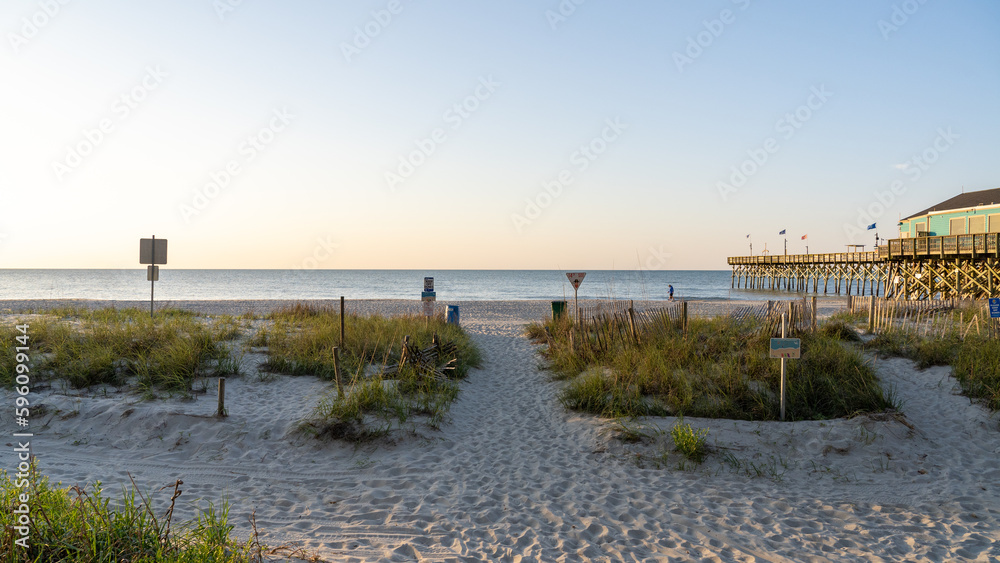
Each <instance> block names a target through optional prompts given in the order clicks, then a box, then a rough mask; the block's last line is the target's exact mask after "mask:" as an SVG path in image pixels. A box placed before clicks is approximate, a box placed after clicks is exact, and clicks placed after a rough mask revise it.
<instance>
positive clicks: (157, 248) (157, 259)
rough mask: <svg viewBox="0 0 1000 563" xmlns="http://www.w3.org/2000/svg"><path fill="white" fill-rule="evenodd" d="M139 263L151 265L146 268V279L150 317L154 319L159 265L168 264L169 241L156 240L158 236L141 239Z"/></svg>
mask: <svg viewBox="0 0 1000 563" xmlns="http://www.w3.org/2000/svg"><path fill="white" fill-rule="evenodd" d="M139 263H140V264H150V266H148V267H147V268H146V279H147V280H148V281H149V317H150V318H153V291H154V287H155V284H156V282H157V281H158V280H159V279H160V266H159V265H158V264H166V263H167V239H163V238H161V239H160V240H156V235H153V238H143V239H139Z"/></svg>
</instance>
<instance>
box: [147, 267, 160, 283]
mask: <svg viewBox="0 0 1000 563" xmlns="http://www.w3.org/2000/svg"><path fill="white" fill-rule="evenodd" d="M146 281H160V267H159V266H146Z"/></svg>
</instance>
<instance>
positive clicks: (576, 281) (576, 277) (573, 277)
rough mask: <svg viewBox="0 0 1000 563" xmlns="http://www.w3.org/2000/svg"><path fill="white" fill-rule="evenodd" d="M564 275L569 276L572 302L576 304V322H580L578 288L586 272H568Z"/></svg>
mask: <svg viewBox="0 0 1000 563" xmlns="http://www.w3.org/2000/svg"><path fill="white" fill-rule="evenodd" d="M566 277H567V278H569V283H571V284H573V302H574V304H575V306H576V322H580V295H579V289H580V284H581V283H583V278H585V277H587V272H568V273H567V274H566Z"/></svg>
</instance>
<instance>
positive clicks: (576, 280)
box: [566, 272, 587, 289]
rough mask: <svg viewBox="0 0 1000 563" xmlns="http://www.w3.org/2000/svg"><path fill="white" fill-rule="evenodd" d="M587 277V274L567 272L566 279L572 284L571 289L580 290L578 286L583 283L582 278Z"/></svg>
mask: <svg viewBox="0 0 1000 563" xmlns="http://www.w3.org/2000/svg"><path fill="white" fill-rule="evenodd" d="M586 276H587V272H567V273H566V277H567V278H569V283H571V284H573V289H580V284H581V283H583V278H585V277H586Z"/></svg>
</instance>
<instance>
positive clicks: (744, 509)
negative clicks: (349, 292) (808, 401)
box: [0, 301, 1000, 562]
mask: <svg viewBox="0 0 1000 563" xmlns="http://www.w3.org/2000/svg"><path fill="white" fill-rule="evenodd" d="M829 303H832V304H828V305H827V308H828V310H827V312H829V311H830V310H833V309H835V308H836V301H829ZM91 304H92V305H102V303H93V302H92V303H91ZM120 305H122V304H121V303H119V306H120ZM174 305H178V304H174ZM181 305H183V304H181ZM208 305H209V304H207V303H204V302H203V303H200V304H195V305H191V306H192V307H194V308H198V309H201V310H204V311H206V312H211V313H218V312H235V311H238V310H239V308H240V307H243V306H245V305H246V304H245V303H244V304H238V303H233V302H218V303H215V304H212V305H211V307H209V306H208ZM459 305H460V307H461V315H462V324H463V325H464V327H465V328H466V329H467V330H469V331H470V332H471V333H472V334H473V335H474V338H475V340H476V342H477V343H478V344H479V346H481V347H482V350H483V352H484V357H485V364H484V366H483V368H482V369H480V370H473V371H472V372H471V374H470V376H469V378H468V380H467V381H465V382H464V383H462V391H461V395H460V396H459V398H458V400H457V401H456V402H455V403H454V405H453V406H452V409H451V413H450V420H449V421H448V422H447V423H446V424H444V425H443V426H442V428H441V430H440V431H433V430H429V429H426V428H417V429H416V432H415V434H409V435H401V436H397V439H396V440H395V443H393V444H380V445H377V446H362V447H354V446H352V445H345V444H343V443H337V442H319V441H317V440H315V439H312V438H308V437H304V436H301V435H299V434H296V433H295V432H293V428H294V427H295V425H296V423H297V421H298V420H300V419H301V418H303V417H304V416H306V415H307V414H308V413H309V411H310V410H311V409H312V408H313V406H314V405H315V403H316V401H317V398H318V395H319V394H321V393H323V392H325V391H327V390H329V388H330V384H328V383H326V382H322V381H319V380H317V379H315V378H312V377H283V376H282V377H277V378H274V379H271V380H268V379H265V380H261V379H260V378H258V377H255V376H252V375H251V376H244V377H241V378H230V379H229V381H228V383H227V393H226V395H227V407H228V408H229V412H230V416H229V417H228V418H227V419H225V420H221V421H220V420H217V419H214V418H212V417H211V414H212V413H213V412H214V410H215V408H216V397H215V392H214V390H212V389H209V392H208V393H207V394H205V395H200V396H197V398H196V399H195V400H193V401H183V400H180V399H167V400H159V401H142V400H140V398H139V397H138V396H135V395H130V394H127V393H121V392H119V391H118V390H114V389H111V390H102V391H99V392H96V393H95V392H93V391H91V392H88V393H83V394H81V393H77V392H71V391H66V390H65V389H62V388H59V387H58V386H56V387H53V388H49V389H42V388H40V386H39V387H38V388H37V389H36V391H37V393H36V394H34V395H33V402H34V404H35V405H36V408H37V405H38V404H45V405H46V406H47V408H48V413H47V414H46V415H44V416H41V415H36V416H35V417H33V419H32V421H33V422H32V430H34V431H35V432H36V436H35V438H34V439H33V440H32V446H33V450H34V453H35V454H36V455H37V457H38V460H39V465H40V468H41V470H42V471H43V472H44V473H45V474H47V475H50V476H51V477H52V478H53V480H58V481H61V482H62V483H63V485H64V486H68V485H72V484H87V483H91V482H93V481H94V480H97V479H100V480H101V481H102V482H103V483H104V484H105V487H106V488H107V489H108V490H111V491H114V490H116V489H117V487H118V486H119V485H120V484H122V483H126V482H127V481H128V476H127V472H130V473H131V474H132V475H133V476H134V477H135V478H136V481H137V482H138V483H140V485H142V486H144V487H149V488H151V489H157V488H159V487H161V486H164V485H172V484H173V481H174V480H175V479H177V478H180V479H183V480H184V486H183V487H182V489H183V490H184V494H183V496H182V497H181V500H186V501H188V504H185V505H184V506H183V507H182V511H183V512H182V515H185V516H186V515H190V514H191V510H192V508H191V504H193V501H194V500H195V499H198V498H202V499H205V501H207V500H212V501H216V502H217V501H218V500H219V499H221V498H223V497H227V498H229V500H230V501H231V502H232V510H231V516H232V519H233V521H234V523H235V524H237V532H238V533H240V534H246V533H247V530H248V527H247V525H246V524H245V520H246V517H247V516H248V515H249V513H250V512H251V511H253V510H256V513H257V519H258V525H259V527H260V528H261V529H262V530H265V531H266V534H265V537H264V539H265V540H266V541H267V542H268V543H270V544H272V545H274V544H279V543H289V544H294V545H299V546H303V547H305V548H307V549H309V550H310V551H312V552H313V553H315V554H317V555H319V556H321V557H323V558H324V559H326V560H330V561H546V562H547V561H693V560H694V561H957V560H960V561H997V560H1000V429H998V420H997V416H996V415H992V414H990V413H988V412H986V411H984V410H983V409H982V408H980V407H979V406H976V405H973V404H970V402H969V400H968V399H966V398H964V397H961V396H959V395H958V394H957V390H956V386H955V383H954V380H953V379H951V378H950V377H949V370H948V369H947V368H933V369H929V370H925V371H919V370H917V369H915V368H914V367H913V364H912V363H911V362H909V361H906V360H899V359H892V360H878V361H877V362H876V368H877V371H878V373H879V375H880V377H881V378H882V380H883V383H884V385H887V386H891V387H893V388H894V389H895V392H896V393H897V395H898V396H899V397H900V398H901V399H902V403H903V404H902V409H903V412H904V413H905V418H902V417H900V418H895V417H891V416H883V417H877V418H870V417H859V418H854V419H850V420H834V421H826V422H796V423H777V422H768V423H750V422H734V421H725V420H707V419H693V418H692V419H687V422H690V423H692V425H693V426H695V427H698V428H708V429H709V435H708V439H709V443H710V444H712V446H713V453H712V454H711V455H710V456H709V457H708V459H707V460H706V461H705V463H704V464H703V465H701V466H694V467H691V466H690V464H688V467H687V468H685V469H681V468H680V465H681V464H682V458H681V456H680V455H679V454H677V453H675V452H672V451H670V450H671V448H670V446H669V445H668V442H669V437H667V436H666V435H665V431H667V430H669V428H670V427H671V425H672V424H673V423H674V420H673V419H671V418H660V419H650V420H645V421H636V422H634V423H630V424H632V425H634V426H638V425H644V426H645V427H646V430H645V432H646V433H647V434H649V435H650V436H651V438H650V439H648V440H645V441H644V442H642V443H639V444H631V445H626V444H623V443H622V442H620V441H619V440H617V439H615V438H614V437H613V435H614V432H612V431H611V429H612V428H613V426H614V424H613V423H612V422H611V421H607V420H601V419H596V418H594V417H591V416H584V415H579V414H575V413H571V412H567V411H566V410H565V409H564V408H563V407H562V406H561V405H560V404H559V401H558V400H557V391H558V388H559V384H558V383H556V382H552V381H550V380H549V379H548V377H547V376H546V374H545V372H543V371H540V370H539V369H538V365H539V363H540V359H539V357H538V355H537V354H536V348H535V347H534V346H532V345H531V344H530V343H529V342H527V341H526V340H525V338H524V337H523V336H522V332H523V326H524V324H525V323H526V322H527V321H530V320H533V319H537V318H540V317H542V316H544V315H545V313H546V312H547V310H548V303H545V302H540V303H539V302H501V303H497V302H480V303H460V304H459ZM25 306H26V305H25V304H24V303H13V302H0V311H2V310H3V309H4V308H11V309H14V310H18V309H21V308H23V307H25ZM29 306H30V305H29ZM36 306H37V304H36ZM140 306H141V305H140ZM269 306H270V304H269V303H266V302H257V303H256V304H255V305H254V307H255V308H256V310H257V311H258V312H260V311H263V310H266V308H267V307H269ZM351 307H352V310H363V311H368V312H375V311H382V312H395V311H403V310H419V303H415V302H407V301H384V302H355V303H352V304H351ZM693 307H694V306H693ZM698 307H703V310H702V313H703V314H710V313H712V312H715V313H718V312H724V310H725V309H726V307H728V306H727V305H724V304H722V305H720V304H719V303H718V302H716V303H709V304H707V305H704V306H701V305H699V306H698ZM695 310H697V308H696V309H695ZM246 361H247V362H248V364H250V363H252V362H254V361H255V359H254V358H252V357H248V358H246ZM251 367H252V366H251ZM2 395H3V399H2V400H3V401H5V402H6V403H7V404H11V403H12V402H13V395H12V394H11V393H10V392H9V391H6V390H5V391H3V392H2ZM7 411H9V409H5V410H4V411H3V415H2V419H3V423H4V427H5V428H13V424H12V423H11V422H10V416H9V414H8V412H7ZM43 421H44V427H42V423H43ZM654 427H659V428H660V429H661V431H660V432H657V431H655V430H652V428H654ZM13 445H16V444H13ZM0 459H2V464H3V467H4V468H8V469H9V468H12V467H13V466H14V465H15V462H14V454H13V453H12V448H11V447H6V448H4V451H3V455H2V456H0ZM204 505H205V502H204V501H203V502H202V506H204Z"/></svg>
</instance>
